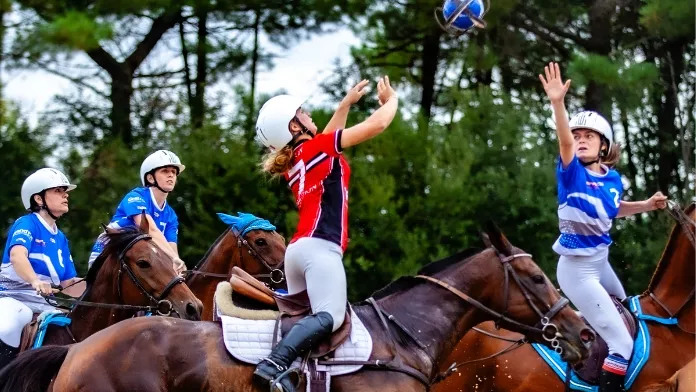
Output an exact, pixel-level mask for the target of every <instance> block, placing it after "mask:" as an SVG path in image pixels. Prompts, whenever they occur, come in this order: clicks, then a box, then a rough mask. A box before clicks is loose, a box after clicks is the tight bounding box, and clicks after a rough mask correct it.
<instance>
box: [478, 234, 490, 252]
mask: <svg viewBox="0 0 696 392" xmlns="http://www.w3.org/2000/svg"><path fill="white" fill-rule="evenodd" d="M479 235H481V241H483V244H484V245H485V246H486V248H492V247H493V244H491V238H490V237H488V234H486V233H484V232H480V233H479Z"/></svg>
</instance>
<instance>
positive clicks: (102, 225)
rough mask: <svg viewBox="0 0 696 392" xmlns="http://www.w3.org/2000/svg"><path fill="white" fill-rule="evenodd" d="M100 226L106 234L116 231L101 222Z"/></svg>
mask: <svg viewBox="0 0 696 392" xmlns="http://www.w3.org/2000/svg"><path fill="white" fill-rule="evenodd" d="M101 227H102V228H103V229H104V232H105V233H107V234H114V233H115V232H116V231H117V230H116V229H114V228H111V227H109V226H107V225H105V224H103V223H102V224H101Z"/></svg>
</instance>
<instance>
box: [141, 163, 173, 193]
mask: <svg viewBox="0 0 696 392" xmlns="http://www.w3.org/2000/svg"><path fill="white" fill-rule="evenodd" d="M157 169H159V168H157ZM157 169H155V170H157ZM155 170H153V171H151V172H149V173H147V174H145V180H146V181H147V175H148V174H150V175H151V176H152V179H153V180H154V181H155V183H154V184H152V185H154V186H155V188H157V189H159V190H160V191H162V193H164V194H165V195H167V194H169V191H165V190H164V189H162V187H161V186H159V184H158V183H157V178H156V177H155Z"/></svg>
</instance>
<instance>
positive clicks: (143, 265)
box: [135, 260, 150, 268]
mask: <svg viewBox="0 0 696 392" xmlns="http://www.w3.org/2000/svg"><path fill="white" fill-rule="evenodd" d="M135 265H137V266H138V267H140V268H150V263H148V262H147V261H145V260H138V261H136V262H135Z"/></svg>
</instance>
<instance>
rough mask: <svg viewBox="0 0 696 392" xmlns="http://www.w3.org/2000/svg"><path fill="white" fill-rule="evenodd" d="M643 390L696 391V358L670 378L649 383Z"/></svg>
mask: <svg viewBox="0 0 696 392" xmlns="http://www.w3.org/2000/svg"><path fill="white" fill-rule="evenodd" d="M641 392H696V359H692V360H691V362H689V363H687V364H686V366H684V367H683V368H681V369H679V370H677V371H676V372H675V373H674V375H673V376H672V377H670V378H669V379H667V380H665V381H662V382H659V383H655V384H652V385H648V386H647V387H645V388H643V389H642V390H641Z"/></svg>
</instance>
